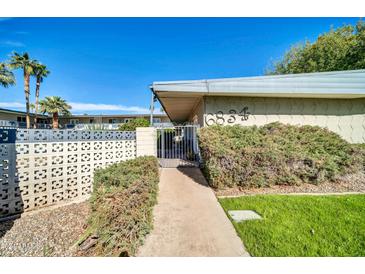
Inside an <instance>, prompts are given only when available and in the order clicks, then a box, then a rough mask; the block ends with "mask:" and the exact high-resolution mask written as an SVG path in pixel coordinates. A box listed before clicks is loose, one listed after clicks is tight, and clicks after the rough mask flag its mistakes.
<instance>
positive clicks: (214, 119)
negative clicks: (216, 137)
mask: <svg viewBox="0 0 365 274" xmlns="http://www.w3.org/2000/svg"><path fill="white" fill-rule="evenodd" d="M250 114H251V113H250V112H249V111H248V107H244V108H242V110H241V111H237V110H235V109H230V110H229V111H228V113H226V114H225V113H224V112H223V111H221V110H219V111H217V112H216V113H207V115H206V116H205V123H206V125H208V126H211V125H226V124H235V123H239V122H244V121H247V120H248V118H249V115H250Z"/></svg>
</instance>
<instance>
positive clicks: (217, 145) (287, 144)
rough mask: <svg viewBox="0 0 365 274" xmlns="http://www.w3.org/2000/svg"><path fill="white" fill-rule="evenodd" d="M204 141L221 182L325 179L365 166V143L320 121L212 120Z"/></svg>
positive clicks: (215, 179) (208, 165) (213, 180)
mask: <svg viewBox="0 0 365 274" xmlns="http://www.w3.org/2000/svg"><path fill="white" fill-rule="evenodd" d="M199 145H200V149H201V155H202V158H203V161H204V172H205V175H206V177H207V179H208V181H209V183H210V185H211V186H212V187H215V188H224V187H234V186H239V187H263V186H270V185H297V184H301V183H312V184H319V183H321V182H324V181H333V180H335V179H336V178H337V177H338V176H341V175H346V174H351V173H355V172H359V171H360V170H362V169H363V166H362V157H363V155H364V154H362V152H361V149H360V148H359V147H356V146H354V145H351V144H349V143H348V142H347V141H345V140H343V139H342V138H341V137H340V136H339V135H337V134H336V133H333V132H331V131H329V130H327V129H323V128H320V127H316V126H292V125H284V124H280V123H271V124H267V125H265V126H262V127H257V126H250V127H243V126H238V125H237V126H211V127H205V128H202V129H201V130H200V131H199Z"/></svg>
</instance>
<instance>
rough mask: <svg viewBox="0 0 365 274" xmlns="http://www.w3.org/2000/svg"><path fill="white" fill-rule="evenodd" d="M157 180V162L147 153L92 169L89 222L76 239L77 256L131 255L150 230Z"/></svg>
mask: <svg viewBox="0 0 365 274" xmlns="http://www.w3.org/2000/svg"><path fill="white" fill-rule="evenodd" d="M158 181H159V173H158V162H157V159H156V158H155V157H150V156H149V157H138V158H136V159H134V160H129V161H126V162H122V163H118V164H114V165H112V166H110V167H108V168H105V169H100V170H98V171H96V172H95V175H94V190H93V193H92V197H91V199H90V204H91V214H90V218H89V221H88V224H89V225H88V228H87V230H86V233H85V235H84V236H83V237H82V239H81V240H80V241H79V255H86V256H90V255H93V256H133V255H135V252H136V251H137V248H138V247H139V246H140V245H141V244H142V243H143V240H144V238H145V236H146V235H147V234H148V233H149V232H150V231H151V229H152V221H153V220H152V218H153V216H152V209H153V206H154V205H155V204H156V196H157V191H158Z"/></svg>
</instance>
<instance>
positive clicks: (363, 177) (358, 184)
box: [213, 172, 365, 196]
mask: <svg viewBox="0 0 365 274" xmlns="http://www.w3.org/2000/svg"><path fill="white" fill-rule="evenodd" d="M213 190H214V192H215V194H216V195H217V196H242V195H255V194H289V193H319V194H324V193H352V192H356V193H359V192H361V193H365V173H364V172H359V173H356V174H350V175H347V176H342V177H341V178H339V179H338V180H337V181H334V182H324V183H321V184H318V185H314V184H309V183H302V184H299V185H293V186H291V185H273V186H268V187H260V188H255V187H250V188H247V187H227V188H223V189H213Z"/></svg>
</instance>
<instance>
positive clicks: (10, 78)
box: [0, 62, 15, 88]
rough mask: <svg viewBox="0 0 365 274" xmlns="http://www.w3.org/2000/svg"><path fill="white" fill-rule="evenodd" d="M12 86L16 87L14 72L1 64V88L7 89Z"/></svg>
mask: <svg viewBox="0 0 365 274" xmlns="http://www.w3.org/2000/svg"><path fill="white" fill-rule="evenodd" d="M12 85H15V78H14V74H13V72H12V71H10V70H9V69H8V66H7V65H6V64H4V63H1V62H0V86H3V87H4V88H7V87H8V86H12Z"/></svg>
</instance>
